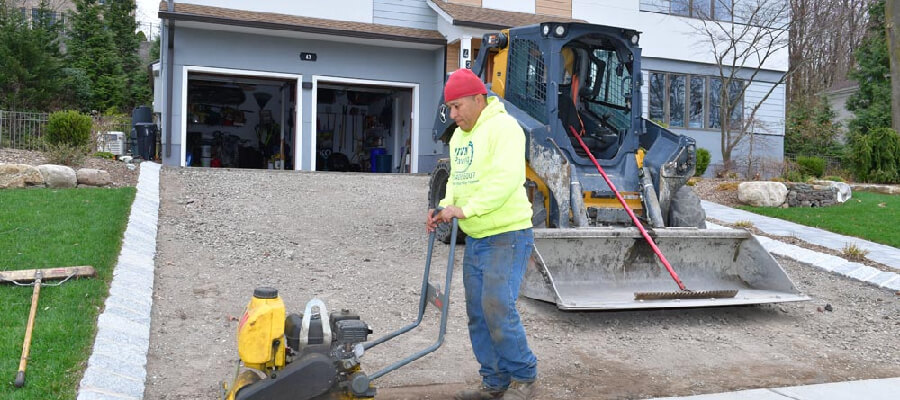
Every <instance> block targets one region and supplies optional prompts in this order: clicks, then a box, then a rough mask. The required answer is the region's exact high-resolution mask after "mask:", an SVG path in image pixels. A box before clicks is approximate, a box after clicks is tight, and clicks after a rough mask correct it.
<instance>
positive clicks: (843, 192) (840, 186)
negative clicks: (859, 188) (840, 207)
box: [831, 182, 853, 203]
mask: <svg viewBox="0 0 900 400" xmlns="http://www.w3.org/2000/svg"><path fill="white" fill-rule="evenodd" d="M831 187H833V188H835V189H836V190H837V194H836V196H835V198H834V201H836V202H838V203H843V202H845V201H847V200H850V198H851V197H853V191H852V190H850V185H848V184H846V183H844V182H831Z"/></svg>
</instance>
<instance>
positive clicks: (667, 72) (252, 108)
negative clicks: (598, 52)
mask: <svg viewBox="0 0 900 400" xmlns="http://www.w3.org/2000/svg"><path fill="white" fill-rule="evenodd" d="M719 2H720V0H715V1H711V0H707V1H705V2H704V1H701V0H693V2H692V1H690V0H526V1H522V0H331V1H329V2H328V3H327V5H324V4H323V3H322V2H306V1H304V2H294V1H266V2H252V3H251V2H244V1H238V0H186V1H170V2H162V3H161V4H160V12H159V17H160V18H161V19H162V25H163V32H162V51H161V60H160V65H159V68H158V71H157V72H155V74H157V75H158V76H157V81H156V90H155V100H154V107H153V108H154V111H155V112H156V113H158V114H159V116H160V121H161V128H162V137H161V144H162V152H161V154H162V156H163V162H164V163H165V164H167V165H181V166H213V167H215V166H223V167H239V168H276V169H295V170H307V171H311V170H328V171H372V172H424V173H427V172H429V171H430V170H431V168H432V167H433V166H434V164H435V163H436V161H437V160H438V159H439V158H441V157H444V156H445V154H446V148H445V146H444V145H443V143H441V142H435V141H434V140H433V138H432V127H433V121H434V118H435V112H436V110H437V108H438V102H439V99H440V97H441V91H442V87H443V82H444V79H445V77H446V76H447V74H449V73H451V72H453V71H454V70H456V69H458V68H460V67H465V66H468V65H470V64H471V63H472V62H473V61H474V59H475V57H477V54H478V49H479V47H480V42H481V37H482V36H483V35H484V34H485V33H488V32H495V31H497V30H500V29H504V28H507V27H511V26H520V25H528V24H534V23H539V22H543V21H551V20H552V21H563V22H564V21H586V22H590V23H596V24H603V25H612V26H621V27H627V28H632V29H636V30H638V31H641V32H643V33H642V35H641V45H642V48H643V55H644V56H643V62H642V68H643V69H644V70H643V71H642V73H643V82H644V84H643V92H644V93H643V96H642V97H643V99H644V100H643V101H644V107H643V109H644V113H645V117H647V118H650V119H654V120H657V121H660V122H663V123H665V124H667V125H668V126H669V127H670V129H673V130H675V131H677V132H679V133H684V134H687V135H690V136H692V137H694V138H695V139H696V140H697V142H698V145H699V146H700V147H704V148H706V149H708V150H710V152H711V153H712V154H713V162H714V163H715V162H716V161H717V160H721V156H720V155H719V154H720V151H719V150H718V149H719V137H720V135H719V130H718V125H717V124H719V123H720V122H719V121H718V117H717V115H718V113H717V112H716V110H717V109H716V104H717V103H716V94H717V93H718V90H716V88H717V86H716V82H717V80H716V79H714V78H715V76H716V74H717V71H718V69H717V67H716V65H715V59H714V57H713V54H712V53H711V51H710V50H709V46H704V45H703V43H702V38H699V37H698V34H697V32H696V31H695V29H694V28H692V25H691V22H692V21H696V20H697V19H696V18H694V17H695V16H694V15H693V14H692V12H694V11H693V10H696V9H697V8H698V7H699V8H701V9H702V8H703V7H704V5H703V4H704V3H705V4H706V5H708V6H709V7H712V5H711V4H712V3H719ZM693 3H697V4H693ZM685 7H686V8H685ZM716 12H717V11H716V10H715V9H712V8H710V13H711V14H704V15H716V16H717V18H719V19H723V20H724V19H727V18H730V17H729V16H728V15H726V14H723V11H722V10H718V14H715V13H716ZM783 58H784V60H786V59H787V55H786V54H785V55H784V57H783ZM772 64H773V65H774V66H773V67H771V68H769V69H766V70H763V71H761V72H760V73H759V74H757V76H756V77H755V79H754V83H753V84H752V85H751V87H750V88H748V90H747V91H746V94H745V96H744V98H743V99H742V101H743V106H744V108H745V109H747V108H749V106H750V105H753V104H758V103H760V102H761V97H762V96H763V94H764V93H765V92H767V91H768V89H769V88H771V87H772V86H773V84H772V83H773V82H777V81H778V80H779V78H780V77H781V76H782V75H783V73H784V70H785V68H783V67H779V63H778V62H773V63H772ZM720 85H721V84H720ZM767 85H768V86H767ZM741 117H743V116H742V115H735V118H741ZM756 118H757V119H759V120H760V121H761V122H762V123H760V124H758V125H757V126H758V127H759V129H757V132H756V133H757V136H759V137H764V138H765V139H766V142H767V143H769V145H768V146H766V147H765V148H762V149H760V148H758V149H756V150H754V153H755V154H756V155H757V156H759V155H760V154H763V155H765V156H768V157H772V158H776V159H778V160H780V159H781V154H782V148H783V140H782V138H783V132H784V90H783V86H782V85H778V86H777V87H776V88H775V90H774V91H773V92H772V94H771V95H770V96H769V97H768V98H767V99H766V100H765V102H763V105H762V107H760V109H759V111H758V112H757V113H756ZM740 151H741V150H740V149H739V150H738V151H737V152H736V154H739V153H740Z"/></svg>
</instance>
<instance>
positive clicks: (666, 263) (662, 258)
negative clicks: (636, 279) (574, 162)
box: [569, 126, 687, 290]
mask: <svg viewBox="0 0 900 400" xmlns="http://www.w3.org/2000/svg"><path fill="white" fill-rule="evenodd" d="M569 129H571V130H572V134H573V135H575V138H576V139H578V143H580V144H581V148H582V149H584V152H585V153H587V155H588V157H589V158H590V159H591V161H592V162H593V163H594V166H596V167H597V171H600V175H602V176H603V180H605V181H606V184H607V185H609V188H610V189H612V191H613V193H615V195H616V199H618V200H619V203H622V208H624V209H625V212H627V213H628V216H629V217H631V221H632V222H634V226H636V227H637V228H638V230H639V231H641V235H643V236H644V239H646V240H647V243H650V247H651V248H653V252H654V253H656V256H657V257H659V261H661V262H662V263H663V265H664V266H665V267H666V269H667V270H669V275H672V279H674V280H675V283H677V284H678V287H679V288H680V289H681V290H687V288H685V287H684V283H681V279H679V278H678V274H677V273H675V270H674V269H672V266H671V265H670V264H669V261H668V260H666V256H664V255H663V254H662V252H661V251H660V250H659V247H656V243H654V242H653V238H651V237H650V234H649V233H647V230H646V229H644V226H643V225H641V221H639V220H638V219H637V217H636V216H635V215H634V212H633V211H631V207H628V203H626V202H625V199H624V198H622V195H621V194H619V191H618V190H616V186H615V185H613V183H612V181H611V180H609V177H608V176H606V172H605V171H603V167H601V166H600V163H598V162H597V159H596V158H594V155H593V154H591V149H589V148H588V146H587V145H586V144H584V141H583V140H581V135H579V134H578V132H577V131H575V128H573V127H571V126H569Z"/></svg>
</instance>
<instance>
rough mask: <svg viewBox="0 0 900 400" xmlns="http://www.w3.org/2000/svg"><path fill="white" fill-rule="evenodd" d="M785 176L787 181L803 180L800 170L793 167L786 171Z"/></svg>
mask: <svg viewBox="0 0 900 400" xmlns="http://www.w3.org/2000/svg"><path fill="white" fill-rule="evenodd" d="M783 178H784V180H785V181H787V182H803V180H804V179H803V174H802V173H800V171H797V170H794V169H791V170H787V171H785V173H784V175H783Z"/></svg>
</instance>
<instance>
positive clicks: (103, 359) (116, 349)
mask: <svg viewBox="0 0 900 400" xmlns="http://www.w3.org/2000/svg"><path fill="white" fill-rule="evenodd" d="M159 171H160V165H159V164H154V163H146V162H145V163H143V164H141V174H140V178H139V179H138V185H137V195H136V197H135V200H134V204H133V205H132V207H131V214H130V216H129V218H128V226H127V228H126V230H125V237H124V239H123V241H122V251H121V253H120V254H119V259H118V262H117V264H116V267H115V269H114V271H113V281H112V284H111V285H110V290H109V293H110V295H109V297H108V298H107V299H106V306H105V308H104V311H103V313H102V314H100V317H99V318H98V320H97V329H98V330H97V336H96V338H95V340H94V348H93V351H92V354H91V357H90V359H89V360H88V366H87V369H86V370H85V373H84V377H83V378H82V380H81V384H80V386H79V389H78V400H121V399H142V398H143V396H144V382H145V381H146V376H147V370H146V367H147V351H148V349H149V340H150V315H151V314H150V312H151V307H152V305H153V297H152V295H153V279H154V266H155V264H154V258H155V256H156V232H157V221H158V215H159ZM703 207H704V209H706V213H707V216H708V217H710V218H714V219H717V220H720V221H725V222H728V223H734V222H736V221H742V220H748V221H751V222H753V225H754V226H755V227H757V228H759V229H760V230H762V231H763V232H766V233H768V234H772V235H779V236H795V237H798V238H801V239H803V240H806V241H807V242H809V243H813V244H817V245H821V246H825V247H828V248H831V249H835V250H838V251H840V249H841V248H843V247H844V246H845V245H846V244H847V243H855V244H856V245H857V246H859V247H860V248H863V249H866V250H869V252H870V253H869V254H868V255H867V257H868V258H870V259H872V260H874V261H877V262H879V263H882V264H886V265H888V266H890V267H892V268H895V269H897V270H898V272H900V250H898V249H895V248H892V247H889V246H883V245H879V244H876V243H871V242H868V241H865V240H862V239H857V238H851V237H846V236H842V235H837V234H834V233H830V232H826V231H823V230H821V229H815V228H809V227H805V226H802V225H798V224H794V223H791V222H786V221H783V220H778V219H774V218H768V217H764V216H760V215H756V214H752V213H749V212H746V211H741V210H735V209H732V208H729V207H725V206H722V205H719V204H715V203H711V202H706V201H704V202H703ZM709 225H710V227H711V228H714V229H715V228H719V229H725V228H724V227H721V226H718V225H715V224H709ZM757 238H758V240H759V241H760V243H762V245H763V246H764V247H765V248H766V249H767V250H768V251H770V252H772V253H774V254H778V255H783V256H785V257H790V258H793V259H796V260H798V261H800V262H803V263H807V264H811V265H814V266H817V267H819V268H823V269H825V270H828V271H832V272H835V273H838V274H842V275H845V276H848V277H851V278H854V279H859V280H862V281H865V282H869V283H871V284H873V285H876V286H880V287H883V288H886V289H889V290H898V291H900V275H898V274H897V273H895V272H883V271H879V270H877V269H874V268H871V267H868V266H865V265H862V264H859V263H853V262H849V261H847V260H844V259H842V258H840V257H835V256H831V255H827V254H821V253H817V252H814V251H811V250H807V249H804V248H801V247H798V246H793V245H790V244H786V243H783V242H779V241H776V240H772V239H769V238H766V237H757ZM898 389H900V378H892V379H875V380H865V381H852V382H835V383H828V384H821V385H808V386H794V387H786V388H773V389H754V390H745V391H738V392H728V393H719V394H705V395H699V396H690V397H666V398H664V399H665V400H677V399H692V400H733V399H735V400H785V399H795V400H814V399H815V400H845V399H846V400H851V399H854V400H855V399H867V400H882V399H883V400H887V399H895V398H897V393H896V392H897V391H898ZM658 400H663V398H660V399H658Z"/></svg>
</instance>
